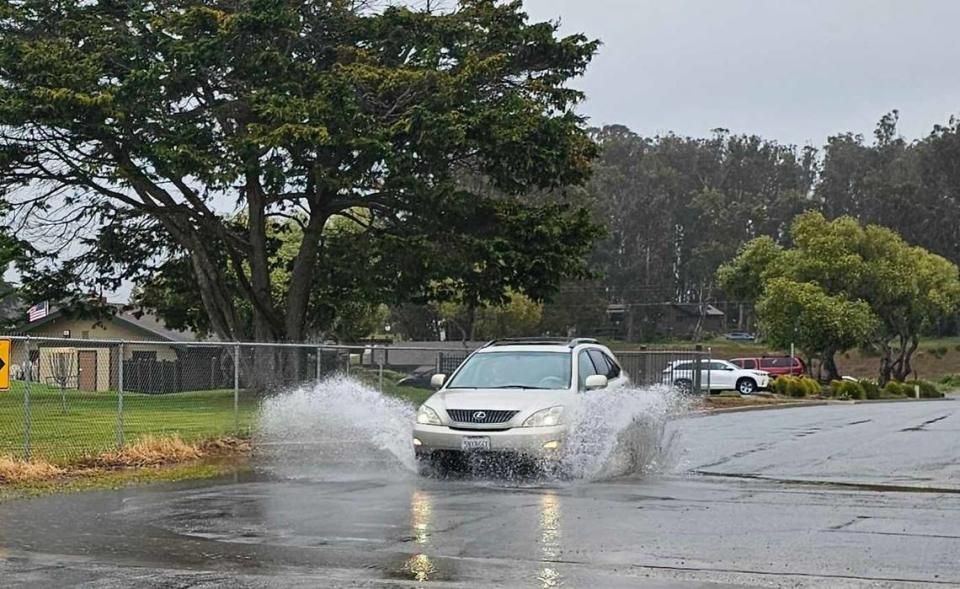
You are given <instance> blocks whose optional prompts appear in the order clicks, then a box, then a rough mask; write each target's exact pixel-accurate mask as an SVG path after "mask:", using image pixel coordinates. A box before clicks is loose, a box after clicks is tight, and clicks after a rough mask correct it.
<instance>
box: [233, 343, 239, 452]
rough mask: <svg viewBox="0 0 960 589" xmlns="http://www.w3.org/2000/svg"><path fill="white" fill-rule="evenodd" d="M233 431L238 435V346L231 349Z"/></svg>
mask: <svg viewBox="0 0 960 589" xmlns="http://www.w3.org/2000/svg"><path fill="white" fill-rule="evenodd" d="M233 430H234V432H236V433H240V346H239V344H238V345H236V346H234V347H233Z"/></svg>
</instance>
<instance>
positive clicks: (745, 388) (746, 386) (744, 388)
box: [737, 378, 757, 395]
mask: <svg viewBox="0 0 960 589" xmlns="http://www.w3.org/2000/svg"><path fill="white" fill-rule="evenodd" d="M737 392H738V393H740V394H741V395H752V394H753V393H755V392H757V382H756V381H755V380H753V379H752V378H741V379H740V380H738V381H737Z"/></svg>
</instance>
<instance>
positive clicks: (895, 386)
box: [883, 380, 914, 399]
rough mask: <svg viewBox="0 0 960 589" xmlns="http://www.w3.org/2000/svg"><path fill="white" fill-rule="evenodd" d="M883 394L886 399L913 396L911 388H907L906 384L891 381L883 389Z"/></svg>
mask: <svg viewBox="0 0 960 589" xmlns="http://www.w3.org/2000/svg"><path fill="white" fill-rule="evenodd" d="M883 394H884V397H886V398H893V399H896V398H903V397H912V396H913V394H914V391H913V387H910V386H908V385H907V384H906V383H902V382H897V381H895V380H891V381H890V382H888V383H887V384H885V385H884V387H883Z"/></svg>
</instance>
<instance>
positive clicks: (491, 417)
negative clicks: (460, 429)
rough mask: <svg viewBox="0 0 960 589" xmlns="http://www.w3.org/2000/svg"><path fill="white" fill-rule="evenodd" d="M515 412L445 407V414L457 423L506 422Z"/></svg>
mask: <svg viewBox="0 0 960 589" xmlns="http://www.w3.org/2000/svg"><path fill="white" fill-rule="evenodd" d="M517 413H518V412H517V411H495V410H493V409H447V415H449V416H450V419H452V420H454V421H455V422H457V423H506V422H508V421H510V420H511V419H513V416H514V415H516V414H517Z"/></svg>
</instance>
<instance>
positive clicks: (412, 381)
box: [397, 366, 437, 389]
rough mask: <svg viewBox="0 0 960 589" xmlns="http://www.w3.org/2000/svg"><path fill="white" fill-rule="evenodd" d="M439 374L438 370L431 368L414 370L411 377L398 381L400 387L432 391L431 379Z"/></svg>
mask: <svg viewBox="0 0 960 589" xmlns="http://www.w3.org/2000/svg"><path fill="white" fill-rule="evenodd" d="M436 373H437V369H436V368H433V367H432V366H431V367H422V368H418V369H416V370H414V371H413V372H412V373H410V374H409V375H407V376H405V377H403V378H401V379H400V380H398V381H397V384H398V385H401V386H405V387H414V388H417V389H432V388H433V386H432V385H431V384H430V379H431V378H433V375H434V374H436Z"/></svg>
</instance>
